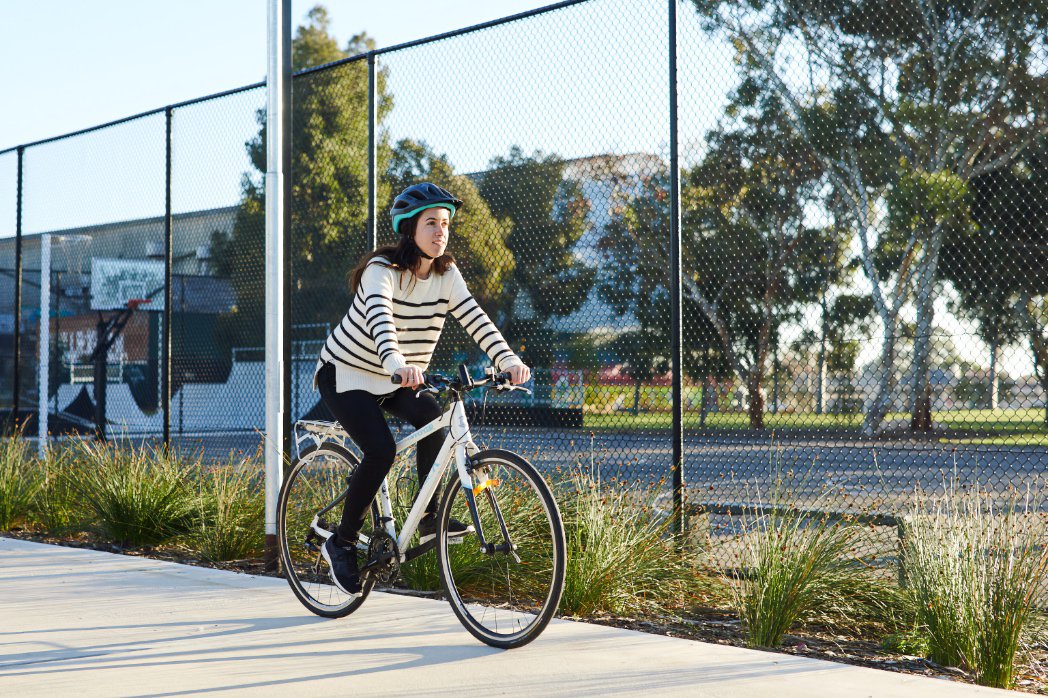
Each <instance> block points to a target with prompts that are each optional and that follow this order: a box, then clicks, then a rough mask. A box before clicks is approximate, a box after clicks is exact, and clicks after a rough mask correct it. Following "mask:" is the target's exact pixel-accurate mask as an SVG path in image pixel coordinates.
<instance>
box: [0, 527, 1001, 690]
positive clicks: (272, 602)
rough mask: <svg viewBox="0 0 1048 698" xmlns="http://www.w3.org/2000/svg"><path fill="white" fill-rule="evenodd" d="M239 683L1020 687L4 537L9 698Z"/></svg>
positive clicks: (1, 598)
mask: <svg viewBox="0 0 1048 698" xmlns="http://www.w3.org/2000/svg"><path fill="white" fill-rule="evenodd" d="M238 693H239V694H248V693H250V694H252V695H282V696H297V695H307V694H308V695H318V694H324V695H356V696H381V695H411V696H429V695H448V694H452V693H454V694H458V695H470V696H474V695H476V696H487V695H514V696H517V695H541V696H555V695H571V696H578V695H594V696H596V695H600V696H604V695H609V694H643V695H645V696H647V695H688V696H762V697H764V696H774V698H785V697H787V696H803V697H804V698H810V697H811V696H847V697H848V698H853V697H857V696H892V697H895V696H900V697H902V696H921V697H922V698H935V697H936V696H951V697H957V696H961V697H963V696H969V695H971V696H976V695H1001V696H1006V695H1016V694H1009V693H1006V692H1001V691H993V690H990V689H982V688H976V687H971V686H966V685H963V684H958V683H954V682H951V681H946V680H942V679H931V678H925V677H917V676H909V675H905V674H895V673H890V672H885V671H877V670H874V669H863V668H857V667H852V666H848V665H845V664H834V663H830V662H823V661H818V660H813V659H806V658H802V657H792V656H787V655H782V654H774V653H769V652H757V651H753V650H746V649H739V648H735V647H725V646H721V645H709V644H704V643H699V642H692V641H688V640H678V639H673V638H666V637H661V636H657V635H647V634H644V633H637V632H632V631H628V630H618V629H615V628H606V627H602V626H597V625H588V624H585V623H573V622H570V621H557V620H555V621H554V622H553V623H551V624H550V626H549V627H548V628H547V629H546V632H545V633H544V634H543V636H542V637H540V638H539V639H538V640H537V641H535V642H534V643H532V644H531V645H529V646H527V647H524V648H521V649H518V650H511V651H500V650H495V649H492V648H489V647H487V646H485V645H482V644H480V643H478V642H476V641H475V640H474V639H473V637H472V636H471V635H469V634H468V633H467V632H466V631H465V630H464V629H463V628H462V627H461V626H460V625H459V624H458V621H457V620H456V619H455V617H454V615H452V613H451V610H450V608H449V607H448V606H447V604H445V603H443V602H437V601H431V600H426V599H416V598H409V597H404V596H395V595H390V594H380V593H376V594H373V595H372V597H371V598H370V599H368V602H367V603H366V604H364V606H363V607H362V608H361V610H359V611H358V612H357V613H355V614H353V615H351V616H349V617H348V618H344V619H341V620H325V619H322V618H318V617H316V616H313V615H311V614H309V613H308V612H307V611H306V610H305V609H304V608H303V607H302V606H301V605H300V604H299V603H298V601H297V600H296V599H295V598H294V596H293V595H292V594H291V590H290V589H289V588H288V586H287V584H286V583H285V582H284V581H283V580H281V579H273V578H268V577H253V576H248V575H242V574H236V573H233V572H222V571H218V570H210V569H205V568H199V567H190V566H185V565H178V564H174V563H168V562H160V561H155V560H148V559H143V558H134V557H128V556H122V555H113V554H109V553H102V552H96V551H90V550H79V549H73V548H62V547H57V546H48V545H40V544H36V543H28V542H24V541H17V540H12V539H10V538H0V695H2V696H27V695H33V696H37V695H49V696H50V695H97V696H144V695H151V696H176V695H192V694H238Z"/></svg>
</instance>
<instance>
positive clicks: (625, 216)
mask: <svg viewBox="0 0 1048 698" xmlns="http://www.w3.org/2000/svg"><path fill="white" fill-rule="evenodd" d="M749 87H750V86H748V85H743V86H742V88H741V89H740V90H739V91H738V92H737V93H736V94H735V95H734V98H733V103H732V105H731V107H730V112H729V114H730V115H731V116H733V117H734V118H735V119H736V122H734V123H733V126H734V127H733V128H726V129H723V130H717V131H714V132H712V133H711V134H710V135H709V136H708V138H707V140H708V143H709V152H708V153H707V155H706V157H705V158H704V160H703V161H702V162H701V163H700V164H698V165H697V166H696V167H695V168H693V169H691V170H689V171H687V172H685V173H684V175H683V177H682V194H681V201H682V213H683V229H682V231H681V237H682V242H681V250H682V256H683V260H684V263H683V278H682V282H683V287H684V300H685V301H686V302H687V303H688V304H689V307H691V308H694V310H695V312H697V313H698V314H699V315H700V316H701V317H702V319H703V322H704V323H706V324H707V325H708V328H709V333H708V334H709V336H712V337H713V338H715V340H716V345H717V348H716V349H717V353H718V354H719V355H720V360H721V361H722V362H723V365H726V366H728V367H730V369H731V370H732V372H733V373H734V374H735V375H736V376H737V377H738V379H739V381H740V382H741V383H742V384H743V385H744V386H745V387H746V395H747V403H748V406H747V412H748V414H749V423H750V427H751V428H754V429H759V428H762V427H763V426H764V385H763V383H764V380H765V377H766V375H767V364H768V359H769V356H770V353H771V348H772V343H773V341H777V337H778V334H779V329H780V328H781V327H782V326H784V325H785V324H787V323H790V322H793V321H795V320H796V319H797V317H798V313H799V312H800V310H801V308H803V307H804V305H805V304H810V303H811V302H813V301H814V300H815V299H816V298H817V294H818V290H819V288H820V280H821V274H820V265H819V258H820V256H821V255H823V254H824V252H825V250H826V248H827V246H828V245H829V246H831V247H834V248H835V249H836V245H837V244H839V243H837V242H834V241H833V240H831V239H828V238H827V235H830V233H828V231H827V230H824V229H820V228H817V227H813V226H811V225H808V224H807V222H806V216H807V210H808V208H809V206H810V205H813V204H814V203H816V202H818V201H819V200H820V197H821V196H822V194H821V190H822V188H823V187H822V186H821V184H820V180H821V174H820V166H819V164H818V162H817V160H815V159H814V158H812V157H811V156H810V153H809V150H808V149H807V148H806V147H803V143H801V142H798V141H797V140H796V138H795V137H794V136H793V132H792V129H791V128H790V125H789V123H788V121H787V120H785V119H784V117H783V112H782V109H781V105H780V104H779V102H778V101H777V99H776V98H774V97H771V98H768V97H767V95H764V94H762V93H760V92H759V91H756V90H752V89H749ZM669 246H670V236H669V181H668V175H667V174H666V173H662V174H660V175H657V176H652V177H646V178H642V179H641V180H640V182H639V183H638V185H637V186H636V187H635V188H634V189H631V190H624V194H623V199H622V204H621V205H620V206H619V207H618V208H617V215H616V216H615V217H614V219H613V221H612V222H611V223H610V224H609V225H608V226H607V228H606V229H605V233H604V238H603V240H602V247H603V249H604V250H605V251H606V253H607V254H609V255H610V257H611V258H612V259H613V261H614V264H612V265H609V266H610V267H611V270H610V271H609V272H608V273H607V274H606V275H605V276H604V281H602V283H601V291H602V293H603V295H604V296H605V298H607V299H608V300H609V302H611V303H612V305H613V306H615V307H617V308H624V307H627V306H628V305H629V304H630V303H632V306H633V307H641V306H642V305H646V306H647V307H654V306H655V305H656V302H657V300H658V299H659V298H660V297H661V296H665V297H666V298H668V293H667V292H666V290H665V289H667V288H668V286H666V283H667V281H668V280H667V274H668V269H667V268H666V263H665V260H666V259H667V258H668V257H669V253H670V250H669ZM660 284H661V285H660Z"/></svg>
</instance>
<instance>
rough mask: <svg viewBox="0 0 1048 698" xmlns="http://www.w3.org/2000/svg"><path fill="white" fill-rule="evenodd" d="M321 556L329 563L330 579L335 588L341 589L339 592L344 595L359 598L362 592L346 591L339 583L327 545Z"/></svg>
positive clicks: (322, 547)
mask: <svg viewBox="0 0 1048 698" xmlns="http://www.w3.org/2000/svg"><path fill="white" fill-rule="evenodd" d="M320 556H321V557H322V558H324V562H326V563H327V566H328V577H330V578H331V583H332V584H334V585H335V587H337V588H338V589H339V591H341V592H342V593H343V594H349V595H350V596H354V597H358V598H359V597H360V594H361V592H359V591H350V590H349V589H346V588H345V587H344V586H342V585H341V584H339V583H338V579H336V578H335V569H334V567H332V565H331V558H330V557H329V556H328V551H327V546H326V545H324V546H321V548H320Z"/></svg>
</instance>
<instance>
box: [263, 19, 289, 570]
mask: <svg viewBox="0 0 1048 698" xmlns="http://www.w3.org/2000/svg"><path fill="white" fill-rule="evenodd" d="M268 9H269V12H268V15H269V16H268V34H269V41H268V45H269V61H268V71H267V75H266V96H267V107H266V139H267V152H266V313H265V315H266V443H265V465H266V498H265V509H266V510H265V541H266V542H265V548H266V549H265V560H266V566H267V568H270V569H275V568H276V564H277V536H276V533H277V525H276V510H277V497H278V496H279V493H280V485H281V480H282V479H283V459H284V453H285V443H286V442H287V436H288V434H287V429H286V427H285V424H286V422H287V417H288V415H287V398H288V395H287V382H288V381H287V380H286V376H287V368H288V366H287V354H286V348H287V347H286V344H287V342H286V340H287V329H286V322H285V312H286V304H285V301H286V294H287V274H286V267H285V265H286V263H287V261H288V259H287V257H286V256H285V251H286V249H287V245H286V239H285V238H286V233H287V230H286V229H285V222H286V218H287V210H286V207H287V204H288V201H287V199H286V198H285V193H286V191H287V187H286V182H285V177H286V168H287V166H288V164H289V163H288V162H287V161H286V154H287V152H288V151H287V148H288V147H289V146H290V143H289V142H285V139H286V140H288V141H290V138H287V136H288V131H287V128H286V126H287V124H286V123H285V119H286V118H288V117H290V112H289V111H285V110H287V109H288V106H289V105H290V101H291V100H290V91H291V0H269V7H268Z"/></svg>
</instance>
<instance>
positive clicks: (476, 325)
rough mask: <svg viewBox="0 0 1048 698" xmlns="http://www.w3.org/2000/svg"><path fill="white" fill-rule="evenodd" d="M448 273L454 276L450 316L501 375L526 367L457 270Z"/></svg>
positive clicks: (449, 303) (452, 279) (452, 269)
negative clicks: (516, 368)
mask: <svg viewBox="0 0 1048 698" xmlns="http://www.w3.org/2000/svg"><path fill="white" fill-rule="evenodd" d="M448 273H450V274H451V275H452V278H451V293H450V297H449V298H450V299H449V301H448V308H449V312H450V313H451V314H452V315H453V316H455V319H456V320H458V321H459V324H460V325H462V327H463V328H464V329H465V330H466V332H468V333H469V334H470V336H471V337H473V341H475V342H476V343H477V345H478V346H479V347H480V348H481V349H483V350H484V353H486V354H487V355H488V358H490V359H491V363H493V364H494V365H495V368H497V369H498V370H499V371H505V370H507V369H509V368H511V367H513V366H523V365H524V362H523V361H521V360H520V357H518V356H517V355H516V354H514V353H513V351H512V350H511V349H510V348H509V344H508V343H507V342H506V340H505V339H503V337H502V333H500V332H499V331H498V328H496V327H495V325H494V323H492V322H491V320H490V319H489V318H488V316H487V313H485V312H484V310H483V309H482V308H481V307H480V305H479V304H478V303H477V301H476V299H474V298H473V296H472V295H470V292H469V289H468V288H466V280H465V279H463V278H462V273H461V272H460V271H459V269H458V267H457V266H453V267H451V269H450V270H449V272H448Z"/></svg>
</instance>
